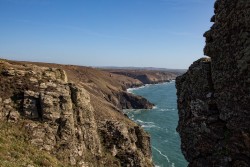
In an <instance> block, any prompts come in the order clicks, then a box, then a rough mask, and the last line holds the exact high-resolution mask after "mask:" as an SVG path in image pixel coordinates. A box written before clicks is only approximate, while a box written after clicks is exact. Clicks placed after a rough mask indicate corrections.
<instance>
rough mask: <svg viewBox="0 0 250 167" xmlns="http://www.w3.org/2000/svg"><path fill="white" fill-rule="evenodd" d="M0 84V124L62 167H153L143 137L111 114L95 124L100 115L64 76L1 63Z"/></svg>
mask: <svg viewBox="0 0 250 167" xmlns="http://www.w3.org/2000/svg"><path fill="white" fill-rule="evenodd" d="M0 84H1V87H0V121H1V122H4V121H6V122H11V123H13V124H16V125H17V126H18V125H20V124H21V125H22V126H23V127H24V129H25V133H26V134H27V136H28V141H29V142H30V143H31V144H32V145H34V146H36V147H37V148H38V149H41V150H45V151H47V152H49V153H50V154H51V155H53V156H55V157H56V158H57V159H58V160H59V161H61V162H63V163H64V164H65V166H81V167H92V166H93V167H94V166H114V167H115V166H127V167H129V166H131V167H132V166H145V167H150V166H153V163H152V155H151V148H150V137H149V135H148V134H147V133H146V132H144V131H143V130H142V128H141V127H139V126H138V125H136V124H135V123H133V122H132V121H130V120H129V119H128V118H127V117H126V116H124V115H123V114H121V113H119V112H117V111H116V110H112V111H110V112H111V113H113V114H116V115H117V116H116V117H115V116H114V117H110V118H109V119H107V118H105V117H99V118H96V115H97V114H98V113H102V112H105V111H101V110H99V111H96V109H95V108H94V107H93V106H92V103H95V102H91V101H92V99H91V95H90V93H89V92H88V91H87V90H86V89H85V88H84V87H83V86H82V84H81V83H74V82H71V81H69V80H68V76H67V74H66V72H65V71H64V70H61V69H58V68H49V67H40V66H36V65H32V64H11V63H8V62H6V61H1V62H0ZM103 108H104V106H103ZM102 114H103V115H105V113H102ZM118 118H119V119H118ZM27 165H28V164H27Z"/></svg>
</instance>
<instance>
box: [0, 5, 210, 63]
mask: <svg viewBox="0 0 250 167" xmlns="http://www.w3.org/2000/svg"><path fill="white" fill-rule="evenodd" d="M213 4H214V0H0V57H2V58H6V59H14V60H27V61H42V62H54V63H63V64H77V65H85V66H138V67H165V68H188V66H189V65H190V64H191V63H192V62H193V61H194V60H196V59H198V58H200V57H202V56H203V47H204V45H205V39H204V38H203V33H204V32H205V31H207V30H208V29H209V28H210V26H211V25H212V24H211V23H210V18H211V17H212V15H213Z"/></svg>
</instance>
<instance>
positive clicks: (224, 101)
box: [176, 0, 250, 167]
mask: <svg viewBox="0 0 250 167" xmlns="http://www.w3.org/2000/svg"><path fill="white" fill-rule="evenodd" d="M211 21H212V22H214V25H213V26H212V27H211V30H209V31H208V32H206V33H205V34H204V36H205V37H206V47H205V49H204V52H205V54H206V55H207V56H209V57H210V58H203V59H200V60H198V61H196V62H194V63H193V65H191V66H190V68H189V70H188V72H187V73H186V74H184V75H183V76H181V77H178V78H177V80H176V87H177V90H178V92H177V96H178V109H179V117H180V119H179V124H178V128H177V130H178V132H179V133H180V136H181V141H182V145H181V148H182V152H183V154H184V155H185V158H186V159H187V160H188V161H189V162H190V164H189V166H193V167H196V166H197V167H200V166H202V167H204V166H208V167H209V166H226V167H227V166H233V167H238V166H241V167H248V166H250V128H249V127H250V103H249V102H250V89H249V88H250V75H249V74H250V1H248V0H217V1H216V3H215V15H214V16H213V17H212V19H211Z"/></svg>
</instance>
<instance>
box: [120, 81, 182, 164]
mask: <svg viewBox="0 0 250 167" xmlns="http://www.w3.org/2000/svg"><path fill="white" fill-rule="evenodd" d="M128 92H131V93H134V94H136V95H140V96H143V97H145V98H146V99H148V100H149V101H150V102H152V103H154V104H155V105H156V106H155V107H154V109H152V110H125V111H124V112H126V113H127V114H128V116H129V117H130V118H131V119H132V120H134V121H135V122H137V123H138V124H140V125H141V126H142V127H143V128H144V129H145V130H146V131H147V132H149V134H150V135H151V143H152V151H153V161H154V164H155V166H156V167H186V166H187V161H186V160H185V159H184V157H183V155H182V153H181V149H180V137H179V134H178V133H177V132H176V127H177V123H178V110H177V104H176V99H177V97H176V88H175V82H170V83H163V84H156V85H146V86H143V87H140V88H133V89H128Z"/></svg>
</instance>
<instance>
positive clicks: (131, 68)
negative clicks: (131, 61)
mask: <svg viewBox="0 0 250 167" xmlns="http://www.w3.org/2000/svg"><path fill="white" fill-rule="evenodd" d="M93 68H100V69H108V70H143V71H145V70H146V71H164V72H171V73H174V74H176V75H182V74H184V73H185V72H186V71H187V69H169V68H157V67H116V66H100V67H93Z"/></svg>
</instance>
